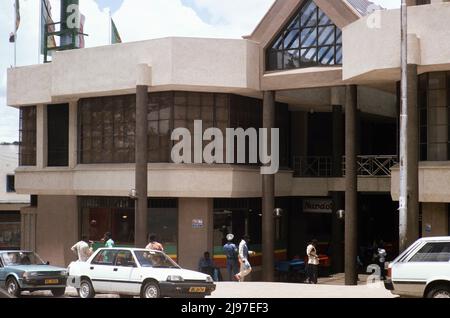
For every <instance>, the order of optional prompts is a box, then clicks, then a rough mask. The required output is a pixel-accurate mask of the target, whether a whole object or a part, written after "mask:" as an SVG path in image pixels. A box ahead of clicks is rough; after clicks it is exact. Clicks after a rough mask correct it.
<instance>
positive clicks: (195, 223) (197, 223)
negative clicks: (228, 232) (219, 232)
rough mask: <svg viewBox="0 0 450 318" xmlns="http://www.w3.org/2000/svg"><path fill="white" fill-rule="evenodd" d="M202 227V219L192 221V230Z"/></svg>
mask: <svg viewBox="0 0 450 318" xmlns="http://www.w3.org/2000/svg"><path fill="white" fill-rule="evenodd" d="M203 226H204V222H203V220H202V219H194V220H192V228H193V229H201V228H203Z"/></svg>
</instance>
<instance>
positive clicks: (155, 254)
mask: <svg viewBox="0 0 450 318" xmlns="http://www.w3.org/2000/svg"><path fill="white" fill-rule="evenodd" d="M68 285H69V286H72V287H75V288H76V289H77V290H78V294H79V296H80V297H81V298H92V297H94V296H95V294H118V295H120V296H121V297H133V296H140V297H142V298H160V297H187V298H199V297H205V296H209V295H211V293H212V292H213V291H214V290H215V289H216V286H215V284H214V282H213V279H212V278H211V276H209V275H206V274H203V273H199V272H194V271H190V270H185V269H182V268H180V266H178V265H177V264H176V263H175V262H174V261H173V260H172V259H170V257H168V256H167V255H166V254H164V253H162V252H159V251H150V250H145V249H136V248H102V249H99V250H97V251H96V252H95V253H94V254H93V255H92V256H91V257H90V258H89V259H88V261H87V262H73V263H71V264H70V265H69V279H68Z"/></svg>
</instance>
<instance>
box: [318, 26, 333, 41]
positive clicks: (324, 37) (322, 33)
mask: <svg viewBox="0 0 450 318" xmlns="http://www.w3.org/2000/svg"><path fill="white" fill-rule="evenodd" d="M333 44H334V26H327V27H319V46H321V45H333Z"/></svg>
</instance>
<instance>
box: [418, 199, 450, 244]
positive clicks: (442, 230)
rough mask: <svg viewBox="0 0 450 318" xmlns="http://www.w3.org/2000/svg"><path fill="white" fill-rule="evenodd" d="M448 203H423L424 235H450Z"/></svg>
mask: <svg viewBox="0 0 450 318" xmlns="http://www.w3.org/2000/svg"><path fill="white" fill-rule="evenodd" d="M448 211H449V210H448V204H447V203H422V236H424V237H430V236H448V235H449V228H448V226H449V222H448V217H449V212H448Z"/></svg>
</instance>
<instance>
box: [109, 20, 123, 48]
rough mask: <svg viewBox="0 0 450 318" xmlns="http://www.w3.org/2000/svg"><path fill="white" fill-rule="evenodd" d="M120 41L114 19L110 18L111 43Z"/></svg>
mask: <svg viewBox="0 0 450 318" xmlns="http://www.w3.org/2000/svg"><path fill="white" fill-rule="evenodd" d="M116 43H122V39H121V38H120V34H119V31H117V27H116V24H115V23H114V20H113V19H112V18H111V44H116Z"/></svg>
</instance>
